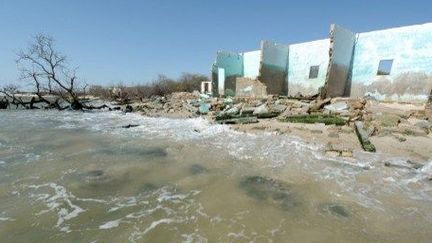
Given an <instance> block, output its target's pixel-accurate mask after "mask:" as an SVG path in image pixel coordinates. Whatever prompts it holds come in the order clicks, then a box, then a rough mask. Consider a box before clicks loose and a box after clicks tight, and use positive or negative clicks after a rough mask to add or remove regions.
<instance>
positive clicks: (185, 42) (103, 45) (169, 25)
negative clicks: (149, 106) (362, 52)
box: [0, 0, 432, 86]
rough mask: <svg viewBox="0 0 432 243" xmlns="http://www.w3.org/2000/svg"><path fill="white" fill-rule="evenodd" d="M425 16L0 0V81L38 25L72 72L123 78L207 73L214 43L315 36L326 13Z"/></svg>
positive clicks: (398, 7) (256, 5)
mask: <svg viewBox="0 0 432 243" xmlns="http://www.w3.org/2000/svg"><path fill="white" fill-rule="evenodd" d="M426 22H432V1H430V0H428V1H420V0H419V1H416V0H411V1H406V0H403V1H402V0H393V1H390V0H380V1H377V0H362V1H359V0H357V1H349V0H346V1H334V0H328V1H322V0H308V1H304V0H303V1H271V0H266V1H265V0H262V1H258V0H245V1H240V0H217V1H216V0H212V1H207V0H182V1H164V0H154V1H146V0H141V1H138V0H118V1H111V0H104V1H102V0H92V1H90V0H74V1H68V0H39V1H34V0H28V1H24V0H8V1H7V0H0V86H2V85H4V84H9V83H13V82H16V81H17V79H18V77H19V73H18V70H17V66H16V63H15V59H16V55H15V53H16V52H17V51H18V50H20V49H24V48H26V47H27V45H28V44H29V43H30V41H31V38H32V36H34V35H36V34H39V33H42V34H47V35H50V36H52V37H53V38H54V39H55V40H56V47H57V49H58V50H59V51H61V52H62V53H64V54H66V55H67V56H68V58H69V62H70V64H71V65H72V66H76V67H78V70H77V74H78V76H79V78H80V79H81V80H83V81H85V82H87V83H89V84H102V85H114V84H119V83H123V84H130V85H133V84H144V83H146V82H151V80H153V79H154V78H156V77H157V75H158V74H165V75H167V76H168V77H172V78H177V77H178V76H179V75H181V74H182V73H184V72H190V73H202V74H206V75H210V67H211V64H212V62H213V61H214V58H215V54H216V52H217V51H219V50H227V51H236V52H242V51H252V50H258V49H259V43H260V41H261V40H272V41H276V42H280V43H287V44H294V43H300V42H305V41H312V40H318V39H325V38H328V32H329V26H330V24H332V23H336V24H338V25H341V26H343V27H345V28H348V29H349V30H351V31H353V32H366V31H371V30H378V29H385V28H391V27H398V26H404V25H412V24H422V23H426Z"/></svg>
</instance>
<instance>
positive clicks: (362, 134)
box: [354, 121, 376, 152]
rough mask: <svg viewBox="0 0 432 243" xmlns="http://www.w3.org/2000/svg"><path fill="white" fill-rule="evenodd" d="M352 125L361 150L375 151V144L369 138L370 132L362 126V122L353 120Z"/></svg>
mask: <svg viewBox="0 0 432 243" xmlns="http://www.w3.org/2000/svg"><path fill="white" fill-rule="evenodd" d="M354 127H355V131H356V134H357V137H358V139H359V141H360V144H361V146H362V148H363V150H364V151H367V152H376V148H375V146H374V145H373V144H372V142H371V141H370V140H369V136H370V135H371V134H372V132H371V130H370V129H369V130H367V129H366V128H365V127H364V124H363V122H360V121H356V122H354Z"/></svg>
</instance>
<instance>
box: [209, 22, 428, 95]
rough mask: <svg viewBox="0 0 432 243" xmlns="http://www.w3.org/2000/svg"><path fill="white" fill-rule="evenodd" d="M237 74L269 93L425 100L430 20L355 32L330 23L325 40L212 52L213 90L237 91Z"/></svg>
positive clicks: (217, 92) (264, 44) (265, 42)
mask: <svg viewBox="0 0 432 243" xmlns="http://www.w3.org/2000/svg"><path fill="white" fill-rule="evenodd" d="M238 77H245V78H250V79H251V80H259V81H260V82H261V83H262V84H264V85H265V86H266V87H267V93H268V94H273V95H288V96H313V95H316V94H317V93H319V92H321V97H338V96H351V97H363V96H372V97H374V98H375V99H377V100H391V101H421V102H425V101H426V100H427V98H428V96H429V92H430V90H431V89H432V23H428V24H423V25H414V26H406V27H401V28H393V29H386V30H380V31H372V32H367V33H360V34H355V33H354V32H351V31H349V30H347V29H344V28H341V27H339V26H337V25H331V27H330V39H325V40H318V41H312V42H306V43H300V44H294V45H283V44H278V43H275V42H271V41H263V42H262V43H261V49H260V50H257V51H252V52H245V53H231V52H218V54H217V57H216V61H215V63H214V64H213V67H212V80H213V87H214V88H213V90H214V94H216V95H222V94H224V92H225V91H227V90H231V91H232V93H235V92H241V90H242V89H243V88H244V87H243V86H242V88H237V81H236V79H237V78H238ZM242 85H243V84H242Z"/></svg>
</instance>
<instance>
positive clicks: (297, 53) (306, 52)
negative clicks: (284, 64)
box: [288, 39, 330, 96]
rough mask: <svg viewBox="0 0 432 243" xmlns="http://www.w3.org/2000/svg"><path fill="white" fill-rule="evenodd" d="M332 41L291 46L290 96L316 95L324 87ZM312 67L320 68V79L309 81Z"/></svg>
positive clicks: (289, 63)
mask: <svg viewBox="0 0 432 243" xmlns="http://www.w3.org/2000/svg"><path fill="white" fill-rule="evenodd" d="M329 46H330V40H329V39H324V40H317V41H311V42H306V43H300V44H294V45H290V46H289V61H288V95H290V96H295V95H297V94H298V93H301V94H302V95H314V94H317V93H318V89H319V88H320V87H322V86H324V83H325V79H326V74H327V68H328V63H329V53H328V52H329ZM311 66H319V72H318V77H317V78H315V79H309V71H310V67H311Z"/></svg>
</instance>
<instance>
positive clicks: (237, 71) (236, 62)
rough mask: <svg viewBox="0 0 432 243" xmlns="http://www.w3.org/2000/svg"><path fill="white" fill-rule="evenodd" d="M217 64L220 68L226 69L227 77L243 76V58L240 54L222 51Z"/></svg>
mask: <svg viewBox="0 0 432 243" xmlns="http://www.w3.org/2000/svg"><path fill="white" fill-rule="evenodd" d="M215 64H216V66H217V67H218V68H223V69H225V77H230V76H235V75H238V76H243V56H242V54H240V53H234V52H223V51H220V52H218V53H217V56H216V62H215Z"/></svg>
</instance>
